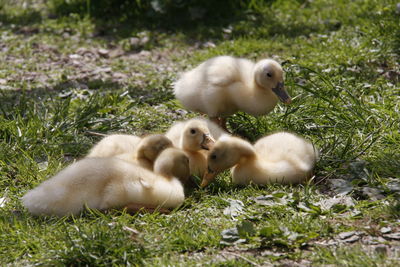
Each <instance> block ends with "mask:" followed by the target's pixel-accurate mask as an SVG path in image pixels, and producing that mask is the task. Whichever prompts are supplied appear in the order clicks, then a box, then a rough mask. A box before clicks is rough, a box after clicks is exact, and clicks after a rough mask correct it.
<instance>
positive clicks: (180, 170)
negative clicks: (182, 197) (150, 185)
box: [154, 147, 190, 184]
mask: <svg viewBox="0 0 400 267" xmlns="http://www.w3.org/2000/svg"><path fill="white" fill-rule="evenodd" d="M154 172H155V173H158V174H161V175H163V176H165V177H168V178H171V177H176V178H178V179H179V180H180V181H181V182H182V183H184V184H186V183H187V182H189V181H190V167H189V158H188V157H187V156H186V154H185V152H183V151H182V150H181V149H178V148H173V147H171V148H167V149H165V150H164V151H162V152H161V153H160V155H159V156H158V158H157V159H156V161H155V162H154Z"/></svg>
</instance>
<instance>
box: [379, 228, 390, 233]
mask: <svg viewBox="0 0 400 267" xmlns="http://www.w3.org/2000/svg"><path fill="white" fill-rule="evenodd" d="M380 231H381V233H382V234H388V233H390V232H391V231H392V228H390V227H382V228H381V230H380Z"/></svg>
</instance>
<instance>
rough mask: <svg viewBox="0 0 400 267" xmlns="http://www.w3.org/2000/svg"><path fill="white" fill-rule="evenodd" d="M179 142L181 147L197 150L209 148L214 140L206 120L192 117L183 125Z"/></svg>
mask: <svg viewBox="0 0 400 267" xmlns="http://www.w3.org/2000/svg"><path fill="white" fill-rule="evenodd" d="M181 142H182V148H183V149H185V150H189V151H198V150H201V149H205V150H210V148H211V147H212V146H213V145H214V143H215V140H214V138H213V137H212V136H211V133H210V130H209V129H208V126H207V123H206V122H204V121H202V120H199V119H192V120H190V121H188V122H187V123H186V125H185V128H184V130H183V134H182V141H181Z"/></svg>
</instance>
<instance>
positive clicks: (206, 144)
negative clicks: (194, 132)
mask: <svg viewBox="0 0 400 267" xmlns="http://www.w3.org/2000/svg"><path fill="white" fill-rule="evenodd" d="M214 143H215V140H214V138H212V136H211V135H210V134H204V135H203V142H201V144H200V146H201V148H202V149H205V150H210V149H211V148H212V147H213V145H214Z"/></svg>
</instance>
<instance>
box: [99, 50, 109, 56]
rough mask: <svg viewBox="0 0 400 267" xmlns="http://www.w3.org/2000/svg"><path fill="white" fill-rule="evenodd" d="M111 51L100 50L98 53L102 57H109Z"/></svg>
mask: <svg viewBox="0 0 400 267" xmlns="http://www.w3.org/2000/svg"><path fill="white" fill-rule="evenodd" d="M109 52H110V51H109V50H108V49H104V48H100V49H99V50H98V51H97V53H99V55H100V56H102V57H108V53H109Z"/></svg>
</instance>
